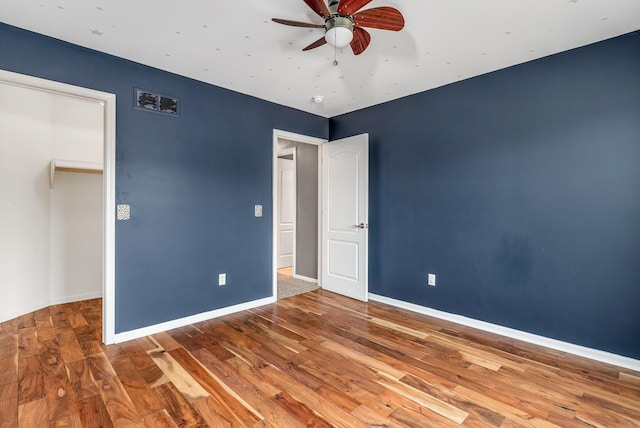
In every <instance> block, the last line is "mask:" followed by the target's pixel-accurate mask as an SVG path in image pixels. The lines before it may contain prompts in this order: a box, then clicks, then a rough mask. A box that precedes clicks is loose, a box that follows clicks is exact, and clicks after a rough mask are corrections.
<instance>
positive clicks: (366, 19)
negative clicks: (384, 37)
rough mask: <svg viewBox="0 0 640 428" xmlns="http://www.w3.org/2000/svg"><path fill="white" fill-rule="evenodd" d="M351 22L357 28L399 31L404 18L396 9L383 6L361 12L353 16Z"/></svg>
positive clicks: (402, 26)
mask: <svg viewBox="0 0 640 428" xmlns="http://www.w3.org/2000/svg"><path fill="white" fill-rule="evenodd" d="M353 22H354V24H355V25H357V26H359V27H367V28H378V29H380V30H392V31H400V30H402V28H404V17H403V16H402V14H401V13H400V11H399V10H398V9H394V8H393V7H389V6H383V7H374V8H372V9H367V10H363V11H362V12H359V13H356V14H355V15H353Z"/></svg>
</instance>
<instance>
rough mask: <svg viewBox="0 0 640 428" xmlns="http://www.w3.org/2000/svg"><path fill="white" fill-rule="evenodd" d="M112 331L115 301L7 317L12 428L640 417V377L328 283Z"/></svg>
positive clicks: (5, 415) (637, 422)
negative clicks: (258, 304)
mask: <svg viewBox="0 0 640 428" xmlns="http://www.w3.org/2000/svg"><path fill="white" fill-rule="evenodd" d="M100 331H101V302H100V300H90V301H85V302H77V303H72V304H67V305H59V306H52V307H50V308H47V309H43V310H40V311H37V312H35V313H31V314H28V315H24V316H22V317H20V318H17V319H15V320H11V321H8V322H5V323H3V324H0V427H2V428H5V427H28V428H33V427H36V428H39V427H47V426H49V427H148V428H151V427H153V428H155V427H176V426H178V427H206V426H211V427H230V426H234V427H263V426H268V427H269V426H271V427H297V426H302V427H304V426H307V427H328V426H340V427H447V426H459V425H462V426H465V427H485V426H495V427H555V426H558V427H594V426H595V427H627V426H640V373H638V372H633V371H630V370H625V369H620V368H617V367H613V366H609V365H606V364H602V363H596V362H593V361H590V360H587V359H583V358H578V357H575V356H571V355H567V354H563V353H561V352H558V351H552V350H548V349H544V348H540V347H536V346H533V345H529V344H524V343H520V342H517V341H514V340H511V339H506V338H503V337H500V336H495V335H492V334H489V333H485V332H480V331H476V330H473V329H471V328H467V327H462V326H459V325H456V324H452V323H447V322H444V321H440V320H436V319H433V318H429V317H426V316H422V315H418V314H414V313H410V312H405V311H401V310H398V309H395V308H392V307H390V306H386V305H383V304H379V303H375V302H370V303H368V304H365V303H362V302H357V301H354V300H350V299H346V298H343V297H341V296H338V295H335V294H331V293H328V292H322V291H317V292H312V293H306V294H303V295H299V296H295V297H292V298H290V299H285V300H281V301H279V302H277V303H276V304H273V305H269V306H265V307H262V308H258V309H253V310H249V311H244V312H241V313H238V314H234V315H230V316H225V317H222V318H218V319H213V320H209V321H205V322H201V323H198V324H194V325H190V326H187V327H183V328H180V329H176V330H172V331H169V332H166V333H161V334H156V335H153V336H149V337H145V338H141V339H137V340H133V341H130V342H127V343H123V344H118V345H111V346H107V347H105V346H103V345H102V344H101V343H100Z"/></svg>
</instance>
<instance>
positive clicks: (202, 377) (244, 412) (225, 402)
mask: <svg viewBox="0 0 640 428" xmlns="http://www.w3.org/2000/svg"><path fill="white" fill-rule="evenodd" d="M170 354H171V356H172V357H173V358H174V359H175V361H176V362H177V363H178V364H180V365H181V366H182V367H184V368H185V370H186V371H187V372H188V373H189V374H190V375H191V376H192V377H193V378H194V379H195V380H196V381H197V382H198V384H200V385H201V386H202V387H203V388H204V389H205V390H206V391H207V392H208V393H209V395H210V396H211V400H207V402H211V401H215V402H217V403H219V404H220V406H221V407H222V408H224V409H226V410H227V411H228V413H230V414H231V415H233V417H234V418H235V419H237V420H238V422H239V424H240V425H241V426H250V425H253V424H254V423H256V422H258V421H259V420H261V419H263V418H262V417H261V415H260V413H258V411H257V410H255V409H254V408H253V407H251V405H249V404H248V403H247V402H246V401H245V400H244V399H242V398H241V397H240V396H239V395H238V394H237V393H236V392H235V391H234V390H233V389H231V388H230V387H229V386H228V385H226V384H225V383H224V382H223V381H222V380H221V379H220V378H218V377H217V376H216V375H215V374H213V373H212V372H211V371H209V370H208V369H207V368H206V366H204V365H202V364H200V363H199V362H198V361H197V360H195V359H194V358H193V356H192V355H191V354H189V353H188V352H187V351H186V350H185V349H184V348H178V349H174V350H173V351H171V352H170Z"/></svg>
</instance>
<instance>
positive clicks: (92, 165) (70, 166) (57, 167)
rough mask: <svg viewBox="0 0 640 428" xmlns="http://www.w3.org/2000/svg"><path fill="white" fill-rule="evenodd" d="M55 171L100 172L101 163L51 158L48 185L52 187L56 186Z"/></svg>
mask: <svg viewBox="0 0 640 428" xmlns="http://www.w3.org/2000/svg"><path fill="white" fill-rule="evenodd" d="M56 171H61V172H81V173H85V174H102V164H101V163H97V162H82V161H72V160H64V159H53V160H52V161H51V172H50V175H49V186H50V187H51V188H52V189H53V188H54V187H56Z"/></svg>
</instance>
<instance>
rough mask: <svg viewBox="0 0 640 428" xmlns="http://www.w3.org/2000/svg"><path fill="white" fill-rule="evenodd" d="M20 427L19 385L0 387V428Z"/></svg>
mask: <svg viewBox="0 0 640 428" xmlns="http://www.w3.org/2000/svg"><path fill="white" fill-rule="evenodd" d="M16 426H18V383H17V382H12V383H5V384H4V385H0V428H15V427H16Z"/></svg>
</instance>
